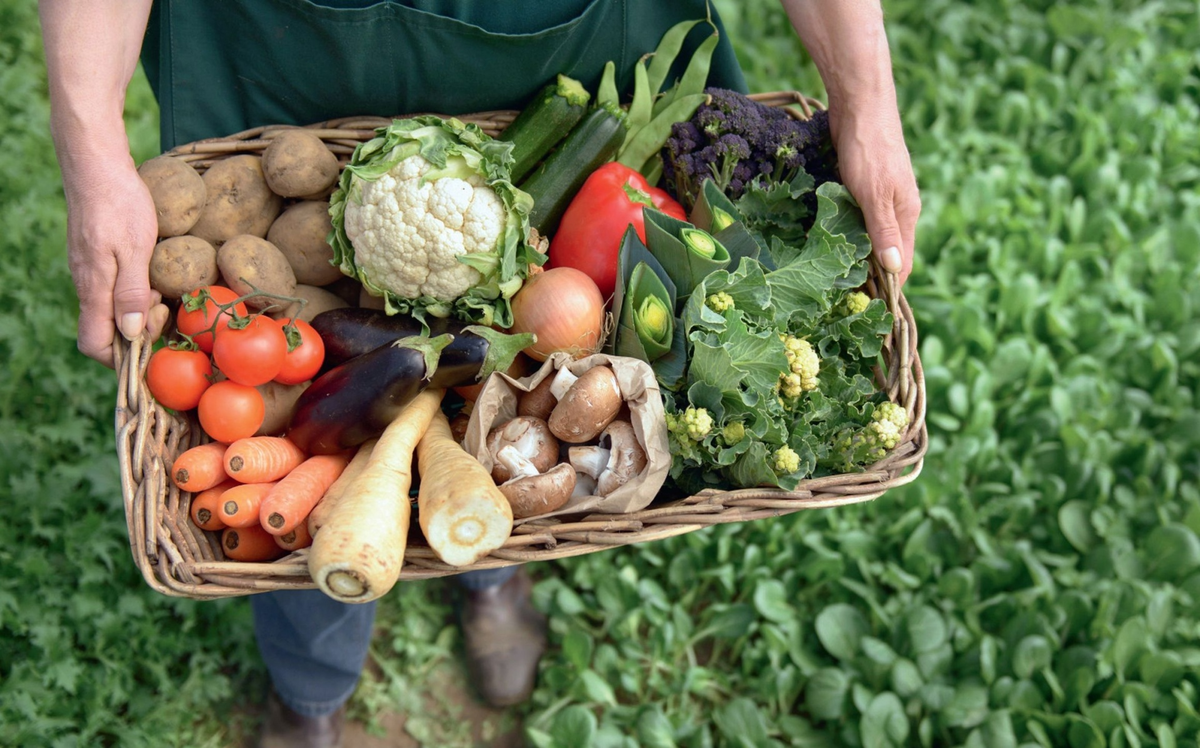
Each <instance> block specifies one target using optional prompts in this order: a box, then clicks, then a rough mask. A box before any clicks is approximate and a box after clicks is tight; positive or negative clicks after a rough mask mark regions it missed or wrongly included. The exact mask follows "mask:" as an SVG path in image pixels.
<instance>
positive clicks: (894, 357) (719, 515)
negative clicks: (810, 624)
mask: <svg viewBox="0 0 1200 748" xmlns="http://www.w3.org/2000/svg"><path fill="white" fill-rule="evenodd" d="M753 98H755V99H756V100H758V101H760V102H762V103H764V104H767V105H770V106H775V107H786V108H787V111H788V112H789V113H790V114H791V115H792V116H795V117H798V118H802V119H807V118H808V117H810V116H812V111H813V109H814V108H817V109H819V108H821V104H820V103H819V102H817V101H815V100H812V99H809V98H806V97H804V96H802V95H801V94H798V93H795V92H779V93H767V94H755V95H754V97H753ZM515 115H516V112H511V111H504V112H485V113H481V114H472V115H466V116H461V117H460V119H462V120H464V121H467V122H474V123H476V124H478V125H479V126H480V127H482V128H483V129H484V130H485V131H486V132H488V133H489V134H491V135H495V134H497V133H499V132H500V131H501V130H503V129H504V128H505V127H506V126H507V125H508V124H509V123H510V122H511V121H512V120H513V117H514V116H515ZM389 121H390V120H386V119H381V118H365V117H359V118H347V119H340V120H335V121H330V122H323V123H320V124H317V125H312V126H310V127H308V128H306V129H308V130H310V131H311V132H313V133H315V134H316V135H318V136H320V137H321V138H322V139H323V140H324V141H325V143H326V144H327V145H328V146H329V147H330V149H331V150H333V152H334V153H335V154H337V155H338V157H339V158H340V159H341V160H342V162H343V163H344V162H345V161H346V160H347V159H348V158H349V156H350V154H351V153H352V152H353V150H354V148H355V146H357V145H358V144H359V143H361V142H363V141H366V140H369V139H370V138H371V137H373V136H374V129H375V128H376V127H379V126H382V125H386V124H387V123H388V122H389ZM286 129H290V128H288V127H262V128H255V129H253V130H247V131H245V132H241V133H238V134H236V135H231V136H229V137H226V138H215V139H210V140H203V141H198V142H196V143H190V144H187V145H183V146H180V147H178V148H175V149H174V150H172V151H170V152H169V153H170V154H171V155H173V156H177V157H179V158H182V159H183V160H185V161H188V162H190V163H191V164H192V165H193V166H194V167H195V168H196V169H197V170H199V171H201V172H203V171H204V170H205V169H207V168H208V166H210V165H211V164H212V163H213V162H214V161H216V160H218V159H221V158H225V157H228V156H232V155H236V154H239V153H258V152H261V151H262V150H263V149H264V148H265V147H266V145H267V144H268V143H269V142H270V140H271V138H272V137H274V136H275V135H277V134H279V133H280V132H283V131H284V130H286ZM868 292H869V293H870V294H871V295H872V296H874V297H876V298H883V299H885V301H886V302H887V305H888V308H889V309H890V310H891V311H892V312H893V314H894V316H895V326H894V328H893V330H892V333H891V335H890V336H889V338H888V339H887V341H886V342H885V345H884V356H885V360H886V362H887V367H886V368H887V374H886V379H885V380H884V381H881V383H880V384H881V386H882V387H883V389H884V390H885V391H886V392H887V395H888V397H889V398H890V399H891V400H892V401H893V402H896V403H899V404H900V405H902V406H904V408H906V409H907V411H908V414H909V417H910V426H909V428H908V431H907V432H906V433H905V435H904V438H903V439H902V441H901V442H900V444H899V446H898V447H897V448H896V449H895V450H893V451H892V452H891V453H890V454H889V455H888V456H887V457H886V458H885V459H883V460H881V461H880V462H878V463H876V464H874V465H872V466H870V468H869V469H868V470H866V471H864V472H860V473H851V474H843V475H832V476H827V477H823V478H815V479H810V480H806V481H802V482H801V483H800V485H799V486H797V487H796V489H795V490H794V491H781V490H775V489H740V490H732V491H719V490H706V491H704V492H702V493H700V494H697V495H695V496H689V497H687V498H684V499H680V500H676V501H670V502H667V503H656V504H653V505H651V507H650V508H648V509H645V510H643V511H640V512H635V513H632V514H619V515H604V514H593V515H588V516H582V517H565V518H563V517H555V518H550V519H545V520H534V521H531V522H528V523H525V524H521V525H519V526H517V527H515V528H514V531H513V534H512V536H511V537H510V538H509V540H508V541H507V542H506V543H505V544H504V546H503V547H502V548H500V549H498V550H496V551H495V552H493V553H492V554H491V555H490V556H488V557H486V558H484V559H481V560H480V561H479V562H477V563H476V564H474V565H472V566H470V567H465V568H459V567H452V566H449V565H447V564H445V563H443V562H442V561H441V560H440V559H438V558H437V556H435V555H434V553H433V551H432V550H431V549H429V548H428V547H427V546H423V545H419V544H418V543H419V541H415V540H414V542H412V543H410V545H409V547H408V550H407V553H406V555H405V565H404V570H403V572H402V573H401V575H400V576H401V579H426V578H430V577H439V576H447V575H451V574H457V573H461V572H463V571H468V570H473V569H491V568H496V567H500V566H508V565H512V564H519V563H525V562H529V561H546V560H550V559H557V558H566V557H568V556H579V555H583V554H586V553H594V552H596V551H602V550H606V549H609V548H613V547H615V546H619V545H628V544H631V543H644V542H648V541H652V540H659V539H662V538H668V537H671V536H673V535H681V534H683V533H687V532H692V531H694V530H699V529H701V528H704V527H707V526H709V525H715V524H720V523H726V522H746V521H750V520H756V519H763V518H766V517H777V516H780V515H783V514H790V513H792V512H797V511H800V510H802V509H818V508H825V507H834V506H841V505H845V504H853V503H857V502H862V501H868V500H870V499H874V498H877V497H878V496H880V495H882V494H883V493H884V492H885V491H886V490H888V489H889V488H893V487H896V486H899V485H903V484H905V483H908V482H910V481H912V480H913V479H915V478H916V477H917V475H918V474H919V473H920V470H921V465H922V461H923V458H924V455H925V450H926V447H927V442H928V434H927V432H926V427H925V383H924V378H923V375H922V371H921V362H920V360H919V358H918V356H917V335H916V326H915V322H914V320H913V313H912V310H911V309H910V308H909V306H908V304H907V302H906V301H905V300H904V297H903V296H902V295H901V294H900V293H899V289H898V288H897V287H896V285H895V283H894V279H893V278H892V277H891V276H889V275H887V274H886V273H883V272H882V271H881V270H880V268H878V267H877V266H876V265H875V264H874V263H872V267H871V272H870V279H869V281H868ZM152 343H153V341H151V340H150V339H149V337H148V336H144V337H143V338H142V339H140V340H136V341H134V342H132V343H125V342H124V341H123V340H122V342H121V343H120V344H119V345H118V346H117V361H116V364H117V372H118V387H119V389H118V393H117V408H116V435H117V440H116V441H117V456H118V460H119V463H120V470H121V488H122V492H123V495H124V501H125V516H126V520H127V523H128V525H129V542H130V546H131V549H132V551H133V558H134V561H135V562H136V563H137V566H138V568H139V569H141V572H142V575H143V576H144V577H145V579H146V582H147V583H148V584H149V585H150V586H151V587H153V588H154V589H156V590H158V591H159V592H162V593H163V594H166V595H171V596H177V597H188V598H194V599H208V598H221V597H233V596H239V595H247V594H252V593H255V592H262V591H267V590H278V589H311V588H315V587H316V585H315V584H314V583H313V581H312V578H311V577H310V576H309V573H308V565H307V551H297V552H295V553H292V554H290V555H288V556H286V557H285V558H282V559H280V560H278V561H276V562H274V563H241V562H236V561H227V560H225V558H224V555H223V553H222V551H221V545H220V542H219V533H215V532H205V531H203V530H200V529H198V528H197V527H195V525H193V524H192V522H191V519H190V517H189V505H190V501H191V494H189V493H187V492H184V491H180V490H179V489H177V488H176V487H175V486H174V484H173V483H172V482H171V481H170V480H169V478H168V476H169V470H170V466H171V463H172V462H173V461H174V459H175V457H176V456H177V455H178V454H179V453H181V452H182V451H183V450H185V449H187V448H189V447H192V446H195V445H197V444H199V443H201V442H202V441H207V437H205V436H204V434H203V433H202V432H201V430H200V428H199V427H198V425H197V424H196V423H195V422H194V419H190V418H184V417H181V416H179V415H176V414H174V413H171V412H169V411H166V410H164V409H163V408H162V406H160V405H159V404H158V403H157V402H155V400H154V398H153V397H151V395H150V393H149V391H148V390H147V388H146V385H145V382H144V377H145V372H146V366H147V364H148V362H149V357H150V353H151V350H152Z"/></svg>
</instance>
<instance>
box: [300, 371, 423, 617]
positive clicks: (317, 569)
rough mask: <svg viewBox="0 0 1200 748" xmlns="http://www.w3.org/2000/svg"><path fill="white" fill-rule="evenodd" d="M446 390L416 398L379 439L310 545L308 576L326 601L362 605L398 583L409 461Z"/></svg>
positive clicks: (405, 534) (409, 481) (408, 519)
mask: <svg viewBox="0 0 1200 748" xmlns="http://www.w3.org/2000/svg"><path fill="white" fill-rule="evenodd" d="M444 394H445V390H440V389H427V390H425V391H423V392H422V393H421V394H419V395H417V396H416V397H415V398H414V399H413V400H412V401H411V402H410V403H409V404H408V405H407V406H405V408H404V410H402V411H401V412H400V414H399V415H398V416H397V417H396V419H395V420H394V421H392V422H391V423H390V424H389V425H388V427H387V428H386V429H385V430H384V432H383V434H382V435H380V437H379V441H378V442H376V444H375V449H374V450H372V451H371V457H370V459H369V460H368V461H367V466H366V467H365V468H364V469H363V471H362V472H361V473H359V475H358V477H357V478H355V479H354V481H353V482H352V483H350V485H348V486H347V487H346V491H345V493H344V494H343V495H342V498H341V499H340V500H339V501H338V502H337V503H336V504H335V505H334V506H333V507H332V509H331V510H330V512H329V515H328V516H327V517H326V520H325V524H324V525H323V526H322V527H321V529H320V532H318V533H317V536H316V537H315V538H314V539H313V545H312V550H311V551H310V552H309V556H308V570H309V573H310V574H311V575H312V578H313V581H315V582H316V583H317V586H318V587H320V588H321V591H322V592H324V593H325V594H326V595H329V596H330V597H332V598H334V599H335V600H340V601H341V602H346V603H365V602H370V601H371V600H375V599H376V598H379V597H381V596H383V595H385V594H387V592H388V590H390V589H391V588H392V587H393V586H394V585H395V584H396V580H397V579H398V578H399V577H400V568H401V567H402V566H403V565H404V550H405V548H406V546H407V543H408V528H409V523H410V522H411V520H412V507H411V506H410V504H409V500H408V491H409V489H410V488H411V487H412V477H413V473H412V467H413V465H412V458H413V451H414V450H415V449H416V447H417V443H418V442H419V441H420V440H421V437H422V436H423V435H424V433H425V430H426V429H427V428H428V427H429V422H430V420H431V419H432V418H433V417H434V415H435V414H437V413H438V412H439V408H440V407H441V402H442V396H443V395H444Z"/></svg>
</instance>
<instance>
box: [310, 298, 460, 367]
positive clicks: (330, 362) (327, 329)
mask: <svg viewBox="0 0 1200 748" xmlns="http://www.w3.org/2000/svg"><path fill="white" fill-rule="evenodd" d="M310 324H312V326H313V329H315V330H316V331H317V334H318V335H320V336H321V342H323V343H324V344H325V363H324V367H325V370H329V369H332V368H334V367H335V366H340V365H341V364H344V363H345V362H347V361H349V360H350V359H352V358H354V357H355V356H361V355H363V354H364V353H370V352H371V351H373V350H375V349H376V348H378V347H379V346H381V345H384V344H385V343H391V342H392V341H394V340H399V339H400V338H407V337H409V336H410V335H420V334H422V327H421V323H420V321H418V320H415V319H413V318H412V317H409V316H408V315H404V314H387V313H385V312H384V311H382V310H380V309H362V308H357V307H343V308H341V309H330V310H329V311H327V312H321V313H320V314H318V315H317V316H315V317H313V319H312V322H311V323H310ZM461 331H462V325H458V324H455V323H452V322H449V321H448V320H444V319H439V318H437V317H434V318H431V319H430V320H429V333H428V334H429V335H430V336H431V337H432V336H437V335H441V334H442V333H446V332H448V333H450V334H452V335H458V333H459V332H461Z"/></svg>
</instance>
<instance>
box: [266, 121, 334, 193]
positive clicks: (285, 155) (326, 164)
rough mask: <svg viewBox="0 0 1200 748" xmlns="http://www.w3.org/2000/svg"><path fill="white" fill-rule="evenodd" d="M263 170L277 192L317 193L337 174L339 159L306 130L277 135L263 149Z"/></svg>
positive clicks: (331, 181) (330, 183)
mask: <svg viewBox="0 0 1200 748" xmlns="http://www.w3.org/2000/svg"><path fill="white" fill-rule="evenodd" d="M263 173H265V174H266V177H267V184H268V185H270V186H271V189H272V190H273V191H274V192H275V193H276V194H278V195H283V196H284V197H304V196H306V195H313V194H318V193H320V192H322V191H324V190H326V189H328V188H329V186H330V185H332V184H333V183H334V182H335V181H336V180H337V177H338V160H337V156H335V155H333V152H332V151H330V150H329V149H328V148H326V147H325V144H324V143H323V142H321V139H320V138H318V137H317V136H316V135H313V134H312V133H311V132H308V131H306V130H287V131H285V132H283V133H281V134H279V135H276V136H275V137H274V138H273V139H272V140H271V143H270V145H268V146H267V148H266V150H264V151H263Z"/></svg>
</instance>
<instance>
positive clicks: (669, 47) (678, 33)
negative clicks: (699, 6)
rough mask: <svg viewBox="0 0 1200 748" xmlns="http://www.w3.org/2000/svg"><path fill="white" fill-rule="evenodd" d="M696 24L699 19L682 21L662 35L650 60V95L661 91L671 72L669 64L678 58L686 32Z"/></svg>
mask: <svg viewBox="0 0 1200 748" xmlns="http://www.w3.org/2000/svg"><path fill="white" fill-rule="evenodd" d="M698 23H700V19H697V20H695V21H683V22H682V23H677V24H675V25H674V26H672V27H671V28H669V29H667V33H665V34H663V37H662V40H660V41H659V43H658V49H656V50H654V56H653V57H652V58H651V60H650V75H649V84H650V93H651V94H653V95H655V96H657V95H658V92H659V91H661V90H662V87H663V83H664V82H666V80H667V74H668V73H670V72H671V64H672V63H674V62H675V58H676V57H678V56H679V50H681V49H683V42H684V40H685V39H687V35H688V32H689V31H691V30H692V29H693V28H694V27H695V26H696V24H698Z"/></svg>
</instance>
